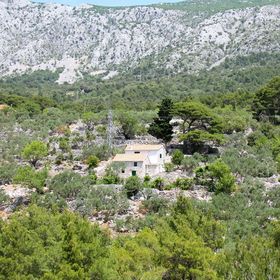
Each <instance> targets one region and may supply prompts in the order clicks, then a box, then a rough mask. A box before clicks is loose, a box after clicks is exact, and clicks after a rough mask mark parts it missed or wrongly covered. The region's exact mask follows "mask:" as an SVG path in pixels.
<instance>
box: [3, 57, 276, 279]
mask: <svg viewBox="0 0 280 280" xmlns="http://www.w3.org/2000/svg"><path fill="white" fill-rule="evenodd" d="M279 60H280V56H279V55H271V54H263V55H258V56H257V55H256V56H254V55H253V56H248V57H246V58H236V59H234V60H226V61H225V63H224V64H222V65H220V66H218V67H216V68H213V69H211V70H209V71H203V72H201V73H200V74H199V75H187V74H179V75H176V76H172V75H170V76H168V75H165V74H164V73H153V75H154V76H153V75H152V74H150V73H149V70H148V68H149V67H148V64H147V65H145V64H143V68H142V69H138V70H139V71H140V70H141V71H143V72H144V73H145V75H143V76H142V78H141V80H139V79H137V78H135V77H136V76H137V73H127V74H126V75H123V76H119V77H115V78H114V79H112V80H109V81H103V80H101V79H99V78H93V77H89V76H87V77H85V79H84V80H81V81H78V82H76V83H75V84H73V85H69V84H64V85H58V84H56V83H55V81H56V80H57V78H58V75H59V72H54V73H52V72H48V71H36V72H34V73H30V74H24V75H22V76H18V77H12V78H5V79H2V80H1V81H0V183H1V184H0V185H1V188H0V214H1V217H2V218H3V219H0V228H1V230H0V279H3V280H4V279H5V280H17V279H20V280H31V279H32V280H33V279H44V280H51V279H57V280H60V279H65V280H66V279H67V280H78V279H79V280H80V279H94V280H97V279H100V280H107V279H108V280H115V279H116V280H117V279H125V280H157V279H164V280H179V279H192V280H194V279H197V280H206V279H207V280H210V279H213V280H214V279H256V280H259V279H280V221H279V219H280V176H279V172H280V126H279V125H280V76H279V70H280V69H279V65H280V64H279ZM145 67H147V70H146V68H145ZM135 71H137V69H136V70H135ZM110 109H111V110H112V114H113V123H114V126H115V127H116V128H117V129H116V130H117V132H116V133H118V137H119V138H120V139H123V140H122V141H124V142H123V143H126V142H125V141H129V140H133V139H134V140H135V139H137V137H149V136H151V135H152V136H154V137H155V138H156V139H158V141H161V143H164V145H165V147H167V148H168V147H169V146H170V144H171V143H173V144H174V143H175V144H176V145H177V146H176V145H175V146H176V148H175V149H173V150H168V151H169V154H170V158H171V162H170V163H167V164H166V165H165V170H166V171H165V173H166V177H160V176H159V177H157V178H150V177H149V176H146V177H145V178H139V177H137V176H132V177H129V178H128V179H126V180H124V179H121V178H120V177H119V176H118V170H119V168H120V167H119V166H114V165H113V164H111V165H108V166H107V168H106V170H105V173H104V174H103V176H99V175H98V174H97V170H98V167H100V166H101V165H102V162H105V161H107V160H108V159H110V158H111V157H112V156H113V155H114V154H116V153H118V152H120V151H122V149H123V147H121V145H115V146H114V147H113V148H111V147H110V146H109V145H108V143H107V142H106V141H107V125H108V110H110ZM172 119H176V120H177V119H180V120H181V122H180V123H179V124H177V123H173V124H172V123H171V120H172ZM79 124H80V127H82V129H83V130H82V131H80V130H79V127H78V128H77V129H76V130H75V129H74V128H73V125H75V126H78V125H79ZM147 124H148V125H147ZM174 128H176V129H177V130H178V133H177V134H176V136H174V135H173V129H174ZM116 138H117V137H116ZM115 141H117V139H115ZM77 171H79V172H77ZM176 172H177V173H176ZM175 173H176V174H181V175H182V176H181V177H178V178H176V179H174V180H172V178H171V180H170V179H168V174H169V175H170V177H172V176H173V175H172V174H175ZM3 186H4V187H3ZM5 186H9V187H10V186H18V187H20V189H19V190H20V191H22V192H24V194H22V195H19V196H16V195H14V196H11V195H9V193H8V192H7V191H5ZM2 187H3V188H2ZM13 190H14V189H13ZM199 191H203V193H204V194H205V195H207V197H209V199H208V198H207V199H206V198H205V199H204V198H203V199H197V198H196V197H193V196H192V195H194V196H195V195H196V194H197V193H198V192H199ZM175 192H176V194H178V196H177V198H176V199H172V198H170V199H169V198H168V197H166V196H164V195H166V194H172V195H173V194H174V193H175ZM137 195H141V197H142V198H143V199H141V200H137ZM15 197H16V198H15ZM135 201H136V202H137V203H138V202H139V205H138V204H137V207H138V208H139V209H138V208H137V209H138V210H137V211H138V212H137V215H129V214H127V213H129V211H130V209H131V205H133V206H135V205H136V202H135ZM7 213H8V214H7ZM99 217H101V218H100V219H99ZM108 225H109V226H108Z"/></svg>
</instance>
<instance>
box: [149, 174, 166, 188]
mask: <svg viewBox="0 0 280 280" xmlns="http://www.w3.org/2000/svg"><path fill="white" fill-rule="evenodd" d="M151 188H153V189H158V190H160V191H162V190H163V189H164V179H163V178H161V177H158V178H156V179H155V180H154V181H152V182H151Z"/></svg>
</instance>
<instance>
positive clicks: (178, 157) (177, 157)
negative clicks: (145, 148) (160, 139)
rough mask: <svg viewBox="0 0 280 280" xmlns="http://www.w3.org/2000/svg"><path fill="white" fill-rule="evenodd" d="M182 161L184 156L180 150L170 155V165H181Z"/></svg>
mask: <svg viewBox="0 0 280 280" xmlns="http://www.w3.org/2000/svg"><path fill="white" fill-rule="evenodd" d="M183 159H184V154H183V152H182V151H181V150H175V151H174V152H173V153H172V159H171V160H172V163H173V164H175V165H181V163H182V160H183Z"/></svg>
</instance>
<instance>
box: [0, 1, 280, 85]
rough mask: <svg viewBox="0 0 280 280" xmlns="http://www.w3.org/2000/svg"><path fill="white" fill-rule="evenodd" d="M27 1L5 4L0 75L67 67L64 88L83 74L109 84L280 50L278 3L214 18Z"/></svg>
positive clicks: (62, 77) (0, 31) (0, 13)
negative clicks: (147, 70)
mask: <svg viewBox="0 0 280 280" xmlns="http://www.w3.org/2000/svg"><path fill="white" fill-rule="evenodd" d="M27 2H29V1H27V0H21V1H20V2H17V5H12V7H11V5H7V3H10V4H12V3H14V1H11V0H6V1H3V0H2V1H1V3H4V5H2V7H0V23H1V25H0V26H1V27H0V75H1V76H2V77H3V76H10V75H17V74H21V73H26V72H30V71H35V70H51V71H56V70H57V69H63V71H62V73H61V74H60V77H59V79H58V83H64V82H67V83H73V82H75V81H76V80H78V79H81V78H82V77H83V76H84V74H90V75H92V76H96V75H103V78H104V79H109V78H112V77H113V76H115V75H117V74H119V73H125V72H126V71H127V70H128V69H130V70H131V69H135V68H137V67H139V65H141V64H143V63H148V64H149V67H151V68H152V69H155V71H158V72H160V73H162V74H163V75H164V74H167V73H168V72H173V73H181V72H187V73H197V72H199V71H200V70H203V69H211V68H212V67H214V66H216V65H219V63H221V62H223V61H224V60H225V59H226V58H231V57H235V56H240V55H250V54H254V53H262V52H271V53H274V52H279V50H280V43H279V42H280V34H279V31H278V30H279V27H280V5H266V6H262V7H253V8H252V7H249V8H243V9H237V10H227V11H224V12H219V13H216V14H214V15H210V16H209V15H208V14H207V13H198V14H196V15H194V14H191V15H190V14H189V12H186V11H183V10H176V9H173V10H172V9H163V8H159V7H158V6H139V7H124V8H118V9H115V8H112V9H111V8H104V10H99V9H98V8H96V7H95V6H91V5H88V6H80V7H71V6H67V5H61V4H38V3H31V4H28V5H25V4H24V3H27ZM175 6H176V5H175ZM140 75H141V73H140Z"/></svg>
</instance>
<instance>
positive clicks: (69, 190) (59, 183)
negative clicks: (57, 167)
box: [48, 171, 88, 198]
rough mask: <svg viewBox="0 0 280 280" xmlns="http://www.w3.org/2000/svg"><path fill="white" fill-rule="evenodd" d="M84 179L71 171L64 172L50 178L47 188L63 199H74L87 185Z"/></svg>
mask: <svg viewBox="0 0 280 280" xmlns="http://www.w3.org/2000/svg"><path fill="white" fill-rule="evenodd" d="M87 183H88V182H87V180H86V178H84V177H82V176H81V175H79V174H77V173H75V172H73V171H64V172H62V173H60V174H58V175H56V176H54V177H53V178H52V180H51V181H50V182H49V184H48V187H49V189H50V190H52V191H53V192H54V194H57V195H60V196H61V197H63V198H74V197H75V196H76V195H77V194H78V193H79V192H80V191H81V190H82V189H83V188H84V187H86V184H87Z"/></svg>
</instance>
